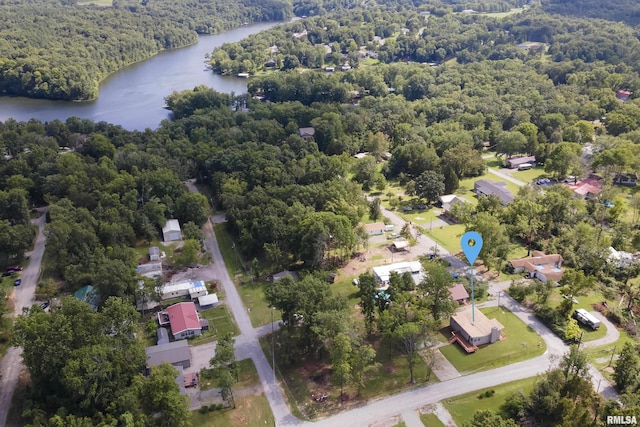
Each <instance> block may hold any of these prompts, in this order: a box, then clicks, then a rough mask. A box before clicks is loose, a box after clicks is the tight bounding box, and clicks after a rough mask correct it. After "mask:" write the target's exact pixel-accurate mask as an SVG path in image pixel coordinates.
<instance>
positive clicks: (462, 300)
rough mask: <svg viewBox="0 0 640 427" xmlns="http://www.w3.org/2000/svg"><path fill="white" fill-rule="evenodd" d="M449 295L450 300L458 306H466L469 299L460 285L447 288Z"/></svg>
mask: <svg viewBox="0 0 640 427" xmlns="http://www.w3.org/2000/svg"><path fill="white" fill-rule="evenodd" d="M449 293H450V294H451V299H452V300H454V301H456V302H458V303H459V304H466V302H467V300H468V299H469V293H468V292H467V290H466V289H465V288H464V286H463V285H461V284H460V283H458V284H455V285H453V286H451V287H450V288H449Z"/></svg>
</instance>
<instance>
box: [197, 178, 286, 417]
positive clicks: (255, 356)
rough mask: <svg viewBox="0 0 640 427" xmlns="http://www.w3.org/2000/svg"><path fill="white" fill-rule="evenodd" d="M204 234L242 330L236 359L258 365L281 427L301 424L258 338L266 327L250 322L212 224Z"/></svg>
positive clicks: (222, 284) (238, 340) (261, 380)
mask: <svg viewBox="0 0 640 427" xmlns="http://www.w3.org/2000/svg"><path fill="white" fill-rule="evenodd" d="M186 185H187V187H188V188H189V190H190V191H192V192H194V193H197V192H198V188H197V187H196V186H195V185H194V183H193V182H192V181H187V182H186ZM203 232H204V238H205V239H204V243H205V246H206V247H207V250H208V251H209V254H210V255H211V259H212V261H213V266H212V268H213V271H212V272H213V275H214V277H216V278H217V280H218V281H219V283H220V286H221V287H222V290H223V291H224V294H225V303H226V304H227V307H229V309H230V310H231V313H232V314H233V317H234V319H235V321H236V324H237V325H238V328H239V329H240V335H238V336H237V337H236V338H235V348H236V358H237V359H239V360H241V359H247V358H250V359H251V360H252V361H253V363H254V365H255V366H256V370H257V371H258V376H259V377H260V382H261V383H262V387H263V389H264V393H265V396H266V397H267V400H268V401H269V406H270V407H271V412H273V416H274V418H275V419H276V420H279V423H278V424H281V423H291V422H296V421H299V420H298V419H297V418H295V417H294V416H293V415H292V414H291V411H290V410H289V407H288V406H287V403H286V401H285V399H284V395H283V394H282V390H281V389H280V387H279V386H278V382H277V379H276V377H275V375H274V371H273V369H272V368H271V365H270V364H269V362H268V361H267V358H266V357H265V355H264V352H263V351H262V348H261V347H260V343H259V342H258V338H259V336H260V333H261V332H264V328H254V327H253V326H252V325H251V320H250V319H249V315H248V313H247V310H246V308H245V307H244V304H243V303H242V299H241V298H240V294H239V293H238V290H237V289H236V286H235V284H234V283H233V281H232V280H231V277H230V276H229V273H228V272H227V269H226V267H225V264H224V259H223V258H222V253H221V252H220V246H219V245H218V241H217V239H216V235H215V233H214V232H213V226H212V224H211V221H207V223H206V224H205V225H204V227H203ZM214 348H215V347H214ZM208 357H209V358H211V357H213V353H211V354H209V355H208Z"/></svg>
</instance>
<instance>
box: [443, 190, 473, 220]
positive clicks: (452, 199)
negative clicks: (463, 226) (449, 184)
mask: <svg viewBox="0 0 640 427" xmlns="http://www.w3.org/2000/svg"><path fill="white" fill-rule="evenodd" d="M459 203H463V204H464V203H471V202H469V201H468V200H467V199H465V198H464V197H460V196H456V195H455V194H444V195H442V196H440V207H441V208H442V213H443V214H444V215H446V216H448V217H450V218H452V219H455V220H457V218H454V217H453V215H451V208H452V207H453V206H455V205H457V204H459Z"/></svg>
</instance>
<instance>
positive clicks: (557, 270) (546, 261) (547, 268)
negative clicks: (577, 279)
mask: <svg viewBox="0 0 640 427" xmlns="http://www.w3.org/2000/svg"><path fill="white" fill-rule="evenodd" d="M562 261H563V258H562V255H560V254H551V255H546V254H545V253H544V252H540V251H533V256H531V257H528V258H521V259H513V260H511V261H509V262H510V263H511V265H512V266H513V267H514V268H520V267H522V268H524V269H525V270H527V271H528V272H529V273H533V272H535V271H538V272H540V273H542V274H544V276H545V277H546V278H547V279H551V280H555V281H558V280H560V279H562V273H563V269H562V268H561V265H562Z"/></svg>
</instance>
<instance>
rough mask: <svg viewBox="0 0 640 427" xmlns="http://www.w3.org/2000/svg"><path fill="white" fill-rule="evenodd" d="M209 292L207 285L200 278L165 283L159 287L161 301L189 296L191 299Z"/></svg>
mask: <svg viewBox="0 0 640 427" xmlns="http://www.w3.org/2000/svg"><path fill="white" fill-rule="evenodd" d="M208 293H209V291H208V290H207V286H206V285H205V283H204V282H203V281H202V280H198V281H196V282H192V281H190V280H187V281H184V282H178V283H165V284H164V285H163V286H162V289H161V294H162V296H161V298H162V300H163V301H167V300H171V299H176V298H184V297H187V296H188V297H189V298H191V299H192V300H193V299H196V298H198V297H202V296H205V295H207V294H208Z"/></svg>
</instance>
